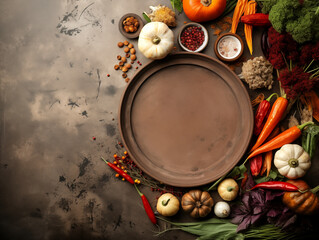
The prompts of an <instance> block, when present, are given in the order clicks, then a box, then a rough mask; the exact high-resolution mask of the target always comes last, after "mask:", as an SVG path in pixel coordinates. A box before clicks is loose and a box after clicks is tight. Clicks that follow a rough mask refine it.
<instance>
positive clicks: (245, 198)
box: [241, 192, 250, 209]
mask: <svg viewBox="0 0 319 240" xmlns="http://www.w3.org/2000/svg"><path fill="white" fill-rule="evenodd" d="M241 201H242V203H243V204H244V206H245V208H247V209H250V195H249V193H248V192H247V193H245V194H244V195H243V197H242V199H241Z"/></svg>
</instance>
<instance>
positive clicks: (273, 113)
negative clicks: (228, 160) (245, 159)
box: [250, 96, 288, 152]
mask: <svg viewBox="0 0 319 240" xmlns="http://www.w3.org/2000/svg"><path fill="white" fill-rule="evenodd" d="M287 106H288V100H287V99H286V98H285V96H284V97H279V98H277V100H276V101H275V102H274V104H273V105H272V108H271V110H270V113H269V116H268V118H267V121H266V123H265V125H264V127H263V129H262V130H261V133H260V134H259V136H258V139H257V141H256V143H255V145H254V146H253V147H252V149H251V150H250V152H252V151H254V150H255V149H257V148H258V147H259V146H260V145H261V144H263V143H264V141H265V140H266V139H267V137H268V136H269V134H270V133H271V132H272V130H274V128H275V127H276V126H277V124H278V123H279V121H280V120H281V117H282V115H283V114H284V112H285V110H286V109H287Z"/></svg>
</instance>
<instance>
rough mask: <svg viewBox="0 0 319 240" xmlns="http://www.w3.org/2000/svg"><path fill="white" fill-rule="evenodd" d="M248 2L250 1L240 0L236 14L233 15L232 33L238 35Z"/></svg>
mask: <svg viewBox="0 0 319 240" xmlns="http://www.w3.org/2000/svg"><path fill="white" fill-rule="evenodd" d="M247 2H248V0H238V2H237V4H236V7H235V10H234V14H233V21H232V25H231V30H230V31H231V32H232V33H236V30H237V26H238V23H239V20H240V17H241V16H242V15H243V13H244V11H245V8H246V5H247Z"/></svg>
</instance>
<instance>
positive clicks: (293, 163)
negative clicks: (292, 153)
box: [288, 158, 299, 168]
mask: <svg viewBox="0 0 319 240" xmlns="http://www.w3.org/2000/svg"><path fill="white" fill-rule="evenodd" d="M288 164H289V166H290V167H292V168H296V167H298V166H299V162H298V160H297V159H295V158H291V159H289V161H288Z"/></svg>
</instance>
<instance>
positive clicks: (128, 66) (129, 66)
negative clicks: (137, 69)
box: [124, 63, 132, 69]
mask: <svg viewBox="0 0 319 240" xmlns="http://www.w3.org/2000/svg"><path fill="white" fill-rule="evenodd" d="M124 67H126V68H128V69H130V68H131V67H132V65H131V64H129V63H127V64H125V66H124Z"/></svg>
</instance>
